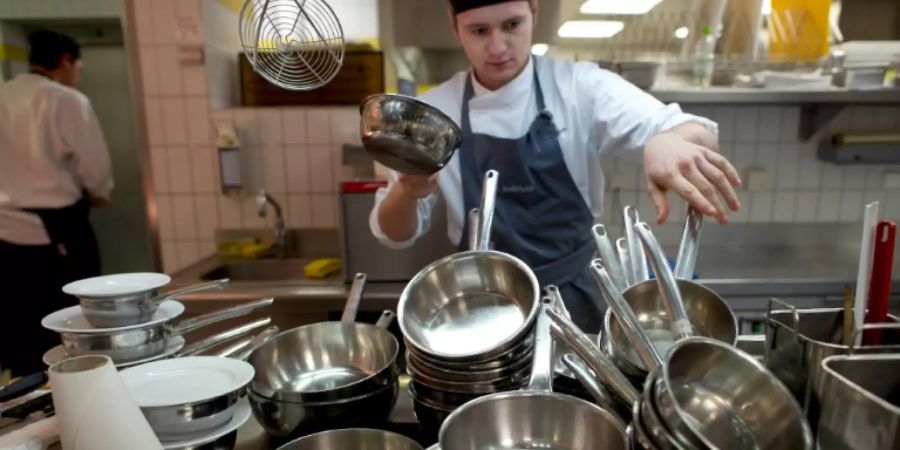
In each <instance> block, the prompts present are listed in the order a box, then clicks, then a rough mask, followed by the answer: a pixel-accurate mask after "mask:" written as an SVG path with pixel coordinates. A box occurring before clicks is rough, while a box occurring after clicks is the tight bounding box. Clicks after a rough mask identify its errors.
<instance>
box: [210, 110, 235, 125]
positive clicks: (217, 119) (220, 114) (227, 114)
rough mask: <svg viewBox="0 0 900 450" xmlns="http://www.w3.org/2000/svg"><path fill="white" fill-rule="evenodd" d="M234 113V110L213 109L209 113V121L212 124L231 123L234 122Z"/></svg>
mask: <svg viewBox="0 0 900 450" xmlns="http://www.w3.org/2000/svg"><path fill="white" fill-rule="evenodd" d="M234 111H235V110H234V109H213V110H211V111H210V112H209V118H210V121H211V122H212V123H213V124H217V123H232V122H234Z"/></svg>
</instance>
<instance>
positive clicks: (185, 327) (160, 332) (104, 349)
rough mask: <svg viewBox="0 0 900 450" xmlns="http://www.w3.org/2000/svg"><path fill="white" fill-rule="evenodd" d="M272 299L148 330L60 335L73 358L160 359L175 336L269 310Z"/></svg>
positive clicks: (173, 320)
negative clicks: (258, 311)
mask: <svg viewBox="0 0 900 450" xmlns="http://www.w3.org/2000/svg"><path fill="white" fill-rule="evenodd" d="M273 302H274V299H272V298H266V299H262V300H256V301H253V302H249V303H245V304H242V305H237V306H233V307H231V308H226V309H223V310H220V311H215V312H211V313H209V314H204V315H201V316H197V317H192V318H190V319H185V320H180V321H178V322H177V323H174V322H175V319H174V318H172V319H169V320H166V321H164V322H161V323H156V324H153V325H150V326H145V327H136V328H130V329H127V330H123V331H99V332H93V331H92V332H90V333H60V334H59V335H60V338H61V339H62V344H63V347H64V348H65V350H66V353H67V354H68V355H70V356H81V355H105V356H109V357H110V358H111V359H112V360H113V362H115V363H116V364H120V363H128V362H131V361H138V360H141V359H144V358H149V357H152V356H154V355H158V354H159V353H160V352H162V351H163V350H164V349H165V348H166V343H167V342H168V340H169V338H171V337H172V336H179V335H181V334H184V333H187V332H188V331H193V330H196V329H198V328H201V327H204V326H207V325H210V324H213V323H216V322H220V321H222V320H227V319H231V318H234V317H239V316H243V315H245V314H249V313H250V312H252V311H255V310H257V309H259V308H262V307H265V306H269V305H271V304H272V303H273Z"/></svg>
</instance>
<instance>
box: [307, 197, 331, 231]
mask: <svg viewBox="0 0 900 450" xmlns="http://www.w3.org/2000/svg"><path fill="white" fill-rule="evenodd" d="M310 197H311V200H312V211H311V213H312V225H313V227H314V228H335V227H337V196H336V195H334V194H312V195H311V196H310Z"/></svg>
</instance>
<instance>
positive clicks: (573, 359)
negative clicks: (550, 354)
mask: <svg viewBox="0 0 900 450" xmlns="http://www.w3.org/2000/svg"><path fill="white" fill-rule="evenodd" d="M562 361H563V363H564V364H565V365H566V367H567V368H568V369H569V372H571V373H572V375H573V376H574V377H575V379H577V380H578V381H579V382H580V383H581V384H582V386H584V388H585V389H586V390H587V391H588V393H589V394H591V397H594V402H595V403H597V405H598V406H600V407H601V408H604V409H606V410H607V411H610V412H615V411H616V404H615V402H614V401H613V399H612V397H610V395H609V392H607V391H606V388H604V387H603V385H602V384H600V383H598V382H597V377H596V376H595V375H594V374H593V373H591V369H588V367H587V366H586V365H585V364H584V363H583V362H582V361H581V358H579V357H578V356H576V355H575V354H574V353H566V354H565V355H563V357H562Z"/></svg>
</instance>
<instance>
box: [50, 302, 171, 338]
mask: <svg viewBox="0 0 900 450" xmlns="http://www.w3.org/2000/svg"><path fill="white" fill-rule="evenodd" d="M183 313H184V305H183V304H182V303H181V302H179V301H176V300H167V301H164V302H162V303H161V304H160V305H159V308H157V310H156V313H154V314H153V317H151V318H150V320H149V321H147V322H144V323H140V324H135V325H127V326H123V327H113V328H101V327H95V326H93V325H91V323H90V322H88V320H87V318H86V317H85V316H84V313H83V312H82V310H81V306H70V307H68V308H63V309H60V310H58V311H54V312H52V313H50V314H48V315H47V316H45V317H44V318H43V319H41V326H43V327H44V328H46V329H48V330H51V331H55V332H57V333H86V334H90V333H98V332H115V331H126V330H134V329H137V328H146V327H150V326H154V325H159V324H163V323H166V322H169V321H171V320H173V319H175V318H177V317H178V316H180V315H181V314H183Z"/></svg>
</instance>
